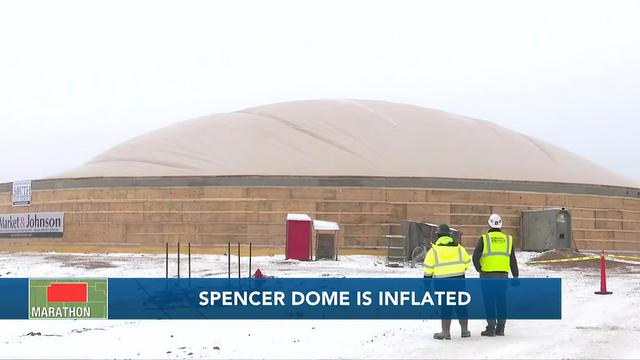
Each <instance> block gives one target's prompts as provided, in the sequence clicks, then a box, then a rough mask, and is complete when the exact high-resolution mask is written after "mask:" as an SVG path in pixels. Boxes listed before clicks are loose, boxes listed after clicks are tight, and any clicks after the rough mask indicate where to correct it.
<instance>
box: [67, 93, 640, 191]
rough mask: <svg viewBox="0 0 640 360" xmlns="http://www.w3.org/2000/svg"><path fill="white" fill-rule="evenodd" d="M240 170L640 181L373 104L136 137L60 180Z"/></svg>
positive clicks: (211, 121)
mask: <svg viewBox="0 0 640 360" xmlns="http://www.w3.org/2000/svg"><path fill="white" fill-rule="evenodd" d="M492 164H495V165H492ZM232 175H236V176H237V175H274V176H371V177H418V178H461V179H486V180H511V181H533V182H559V183H579V184H595V185H613V186H623V187H639V186H638V184H636V183H634V182H633V181H631V180H629V179H626V178H624V177H622V176H620V175H617V174H615V173H612V172H611V171H609V170H607V169H605V168H603V167H600V166H598V165H596V164H594V163H592V162H590V161H588V160H586V159H584V158H582V157H580V156H578V155H575V154H573V153H571V152H569V151H566V150H564V149H562V148H559V147H557V146H554V145H551V144H549V143H546V142H544V141H541V140H538V139H534V138H531V137H529V136H526V135H523V134H520V133H518V132H515V131H511V130H508V129H505V128H502V127H500V126H497V125H495V124H492V123H490V122H488V121H482V120H476V119H471V118H468V117H464V116H459V115H454V114H450V113H446V112H443V111H438V110H432V109H427V108H423V107H418V106H412V105H404V104H396V103H389V102H381V101H367V100H310V101H296V102H287V103H278V104H272V105H266V106H259V107H255V108H249V109H245V110H241V111H237V112H233V113H228V114H216V115H210V116H205V117H202V118H198V119H194V120H189V121H185V122H181V123H178V124H175V125H172V126H169V127H166V128H162V129H159V130H156V131H153V132H150V133H148V134H145V135H142V136H138V137H136V138H133V139H131V140H129V141H126V142H124V143H122V144H120V145H118V146H116V147H114V148H112V149H110V150H108V151H106V152H104V153H102V154H100V155H98V156H96V157H95V158H93V159H92V160H91V161H89V162H88V163H86V164H85V165H83V166H80V167H78V168H76V169H73V170H70V171H66V172H64V173H61V174H58V175H57V176H56V177H57V178H82V177H120V176H125V177H128V176H131V177H144V176H232Z"/></svg>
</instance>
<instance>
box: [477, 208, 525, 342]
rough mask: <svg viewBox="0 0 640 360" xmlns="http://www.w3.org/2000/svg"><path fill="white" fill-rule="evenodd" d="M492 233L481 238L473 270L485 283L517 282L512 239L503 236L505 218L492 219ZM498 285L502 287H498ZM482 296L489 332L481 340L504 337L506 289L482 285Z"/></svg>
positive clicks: (495, 216) (491, 217)
mask: <svg viewBox="0 0 640 360" xmlns="http://www.w3.org/2000/svg"><path fill="white" fill-rule="evenodd" d="M489 226H490V227H491V229H490V230H489V231H488V232H487V233H486V234H483V235H482V236H480V239H479V240H478V244H477V245H476V248H475V250H474V252H473V266H474V267H475V268H476V270H477V271H478V272H479V273H480V278H482V279H500V278H508V277H509V272H511V274H512V275H513V277H514V278H517V277H518V276H519V272H518V262H517V261H516V254H515V251H514V250H513V238H512V237H511V236H510V235H507V234H505V233H504V232H502V218H501V217H500V215H498V214H491V216H490V217H489ZM496 284H498V285H500V286H496ZM481 286H482V290H483V291H482V295H483V298H484V303H485V309H486V312H487V328H486V329H485V330H484V331H482V332H481V333H480V335H482V336H491V337H493V336H496V335H498V336H504V327H505V324H506V322H507V320H506V309H507V304H506V285H504V284H501V283H496V282H494V283H493V284H491V283H490V282H483V283H481Z"/></svg>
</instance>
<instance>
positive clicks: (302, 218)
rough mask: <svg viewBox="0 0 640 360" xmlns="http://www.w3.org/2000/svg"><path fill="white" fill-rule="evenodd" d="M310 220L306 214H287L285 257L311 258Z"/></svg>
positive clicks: (305, 259)
mask: <svg viewBox="0 0 640 360" xmlns="http://www.w3.org/2000/svg"><path fill="white" fill-rule="evenodd" d="M311 231H312V221H311V218H310V217H309V215H306V214H287V235H286V246H285V258H286V259H295V260H304V261H308V260H311Z"/></svg>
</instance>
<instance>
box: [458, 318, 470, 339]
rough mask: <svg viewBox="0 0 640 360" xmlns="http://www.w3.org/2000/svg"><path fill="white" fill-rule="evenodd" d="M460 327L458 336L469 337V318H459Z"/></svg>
mask: <svg viewBox="0 0 640 360" xmlns="http://www.w3.org/2000/svg"><path fill="white" fill-rule="evenodd" d="M460 328H461V329H462V332H461V333H460V336H462V337H463V338H467V337H471V331H469V320H460Z"/></svg>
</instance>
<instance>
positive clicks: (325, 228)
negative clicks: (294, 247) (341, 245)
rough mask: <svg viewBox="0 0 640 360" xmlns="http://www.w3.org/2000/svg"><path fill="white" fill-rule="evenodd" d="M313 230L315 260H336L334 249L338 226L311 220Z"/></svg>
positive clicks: (336, 252)
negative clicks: (314, 235)
mask: <svg viewBox="0 0 640 360" xmlns="http://www.w3.org/2000/svg"><path fill="white" fill-rule="evenodd" d="M313 229H314V230H315V231H316V260H320V259H329V260H338V251H337V248H336V245H337V241H336V239H337V237H338V231H340V226H339V225H338V223H335V222H332V221H323V220H313Z"/></svg>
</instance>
